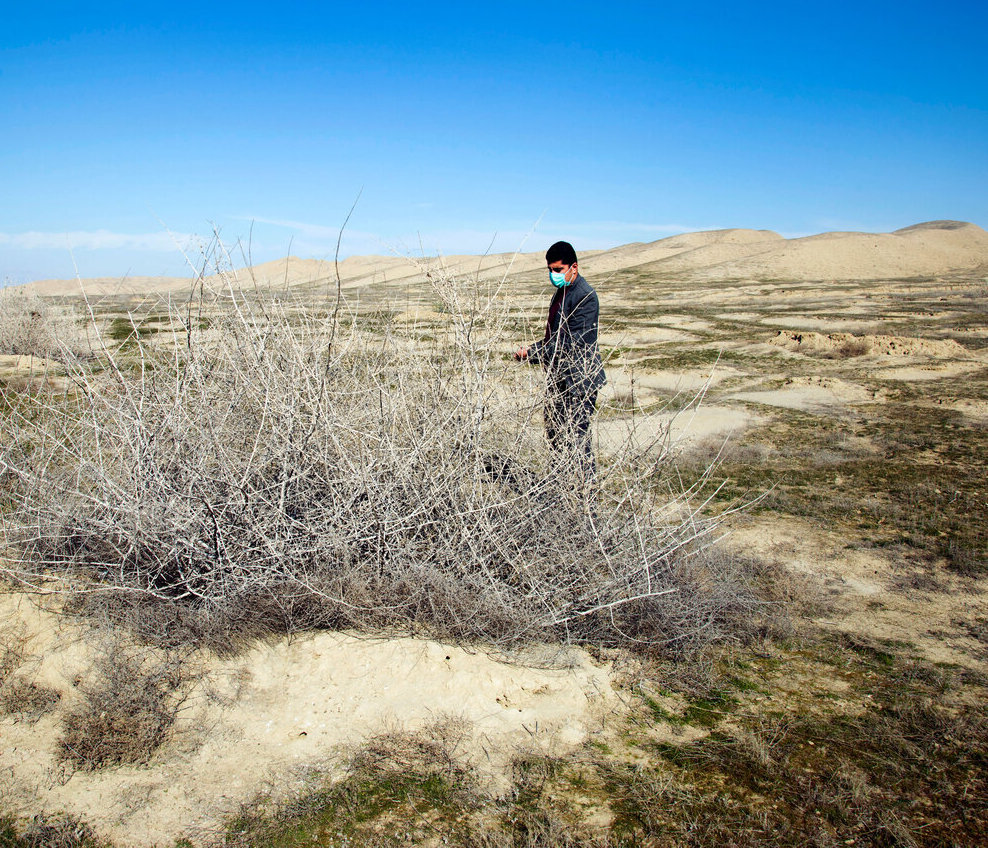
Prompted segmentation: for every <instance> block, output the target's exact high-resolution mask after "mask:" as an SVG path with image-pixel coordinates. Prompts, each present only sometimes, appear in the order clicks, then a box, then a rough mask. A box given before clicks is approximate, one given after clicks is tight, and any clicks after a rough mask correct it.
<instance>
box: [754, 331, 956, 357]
mask: <svg viewBox="0 0 988 848" xmlns="http://www.w3.org/2000/svg"><path fill="white" fill-rule="evenodd" d="M769 343H770V344H773V345H777V346H779V347H782V348H785V349H786V350H790V351H793V352H795V353H803V354H820V353H824V354H828V353H829V354H841V355H844V356H864V355H871V356H926V357H938V358H944V357H951V358H953V357H957V358H967V357H968V356H969V355H970V354H969V353H968V350H967V348H965V347H964V346H963V345H961V344H959V343H957V342H955V341H954V340H953V339H942V340H936V339H920V338H912V337H909V336H888V335H864V336H855V335H852V334H851V333H829V334H828V335H822V334H821V333H814V332H809V333H797V332H793V331H792V330H780V331H779V333H778V335H777V336H775V338H773V339H771V340H770V342H769Z"/></svg>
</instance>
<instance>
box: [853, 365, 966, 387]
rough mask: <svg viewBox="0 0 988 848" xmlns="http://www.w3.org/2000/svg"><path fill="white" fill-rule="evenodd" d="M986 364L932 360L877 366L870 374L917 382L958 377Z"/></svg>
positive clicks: (883, 378)
mask: <svg viewBox="0 0 988 848" xmlns="http://www.w3.org/2000/svg"><path fill="white" fill-rule="evenodd" d="M984 367H985V365H984V364H983V363H981V362H956V361H953V362H931V363H929V364H928V365H910V366H903V367H901V368H876V369H875V370H873V371H871V372H869V376H871V377H877V378H878V379H880V380H901V381H902V382H906V383H915V382H920V381H922V380H941V379H943V378H944V377H957V376H960V375H961V374H970V373H972V372H974V371H980V370H981V369H982V368H984Z"/></svg>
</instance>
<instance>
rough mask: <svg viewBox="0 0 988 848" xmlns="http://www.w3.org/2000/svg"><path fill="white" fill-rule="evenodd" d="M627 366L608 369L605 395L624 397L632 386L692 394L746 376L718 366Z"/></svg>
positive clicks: (648, 390)
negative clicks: (653, 368)
mask: <svg viewBox="0 0 988 848" xmlns="http://www.w3.org/2000/svg"><path fill="white" fill-rule="evenodd" d="M631 365H633V363H629V364H627V365H624V366H621V367H613V368H609V369H608V371H607V386H608V388H606V389H605V390H604V391H605V392H606V393H607V394H608V395H612V396H617V397H627V396H629V395H630V394H631V391H632V389H634V391H635V392H636V393H638V392H642V393H645V394H649V393H655V392H662V393H670V392H673V393H676V394H679V393H687V394H691V395H692V394H697V393H699V392H702V391H705V390H706V389H708V388H711V387H713V386H716V385H718V384H720V383H723V382H724V381H725V380H731V379H734V378H736V377H746V376H748V374H747V372H745V371H738V370H737V369H735V368H730V367H728V366H723V367H718V368H716V369H715V370H711V369H709V368H707V369H693V370H685V371H659V372H654V371H649V372H637V371H634V370H633V369H632V367H629V366H631ZM605 397H606V395H605Z"/></svg>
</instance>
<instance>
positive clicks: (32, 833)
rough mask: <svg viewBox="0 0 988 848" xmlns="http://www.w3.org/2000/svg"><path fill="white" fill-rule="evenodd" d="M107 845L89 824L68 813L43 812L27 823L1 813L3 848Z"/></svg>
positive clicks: (63, 847) (0, 836) (0, 823)
mask: <svg viewBox="0 0 988 848" xmlns="http://www.w3.org/2000/svg"><path fill="white" fill-rule="evenodd" d="M104 845H106V843H105V842H103V841H102V840H100V839H98V838H97V837H96V834H95V833H94V832H93V830H92V828H91V827H90V826H89V825H87V824H86V823H85V822H83V821H80V820H79V819H77V818H75V817H74V816H71V815H50V814H45V813H42V814H40V815H37V816H35V817H34V818H33V819H31V821H30V822H28V823H27V824H26V825H23V826H18V824H17V823H16V822H14V821H12V820H10V819H4V818H3V817H0V846H3V848H100V846H104Z"/></svg>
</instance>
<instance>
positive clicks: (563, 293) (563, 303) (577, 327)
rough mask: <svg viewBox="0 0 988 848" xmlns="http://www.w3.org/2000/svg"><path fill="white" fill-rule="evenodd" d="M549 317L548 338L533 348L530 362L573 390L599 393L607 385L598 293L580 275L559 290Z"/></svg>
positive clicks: (529, 356)
mask: <svg viewBox="0 0 988 848" xmlns="http://www.w3.org/2000/svg"><path fill="white" fill-rule="evenodd" d="M557 307H558V308H557ZM549 316H550V318H549V321H548V325H547V327H546V335H545V338H544V339H540V340H539V341H537V342H535V344H533V345H532V346H531V347H530V348H529V350H528V358H529V360H530V361H531V362H540V363H541V364H542V367H543V368H545V369H546V371H547V372H548V373H549V376H550V378H551V379H554V380H556V381H559V382H564V383H565V385H566V388H567V389H568V390H569V391H577V392H580V393H581V394H582V393H586V394H589V393H591V392H596V391H597V390H599V389H600V387H601V386H603V385H604V383H606V382H607V377H606V376H605V375H604V363H603V362H602V361H601V358H600V350H599V349H598V347H597V322H598V319H599V316H600V303H599V301H598V300H597V292H595V291H594V290H593V288H591V286H590V283H588V282H587V281H586V280H585V279H584V278H583V276H582V275H579V274H578V275H577V277H576V279H575V280H573V282H572V283H570V284H569V285H568V286H563V287H562V288H560V289H557V290H556V293H555V294H554V295H553V296H552V301H551V302H550V304H549Z"/></svg>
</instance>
